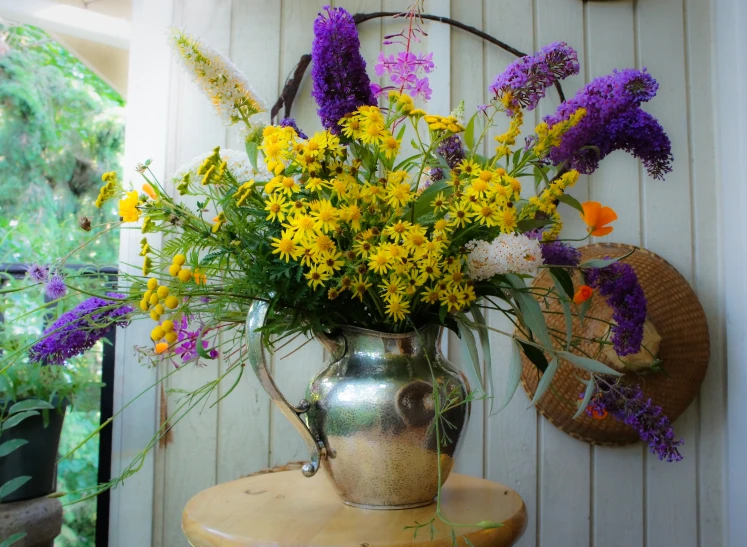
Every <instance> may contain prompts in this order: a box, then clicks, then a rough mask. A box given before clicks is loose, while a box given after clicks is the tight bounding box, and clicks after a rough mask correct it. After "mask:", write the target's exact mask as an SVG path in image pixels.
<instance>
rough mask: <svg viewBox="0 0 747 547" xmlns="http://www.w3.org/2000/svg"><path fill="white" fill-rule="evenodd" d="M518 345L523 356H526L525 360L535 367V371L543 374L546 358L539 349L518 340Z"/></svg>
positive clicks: (545, 367) (545, 368)
mask: <svg viewBox="0 0 747 547" xmlns="http://www.w3.org/2000/svg"><path fill="white" fill-rule="evenodd" d="M518 343H519V345H520V346H521V349H522V351H523V352H524V355H526V356H527V359H529V360H530V361H531V362H532V364H533V365H534V366H535V367H537V370H539V371H540V372H545V370H547V358H546V357H545V354H544V353H542V351H541V350H540V349H538V348H536V347H534V346H532V345H531V344H527V343H524V342H522V341H521V340H519V341H518Z"/></svg>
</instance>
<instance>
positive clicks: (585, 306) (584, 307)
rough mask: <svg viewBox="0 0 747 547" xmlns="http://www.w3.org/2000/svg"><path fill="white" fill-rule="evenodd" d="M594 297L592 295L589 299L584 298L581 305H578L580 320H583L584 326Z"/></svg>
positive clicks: (582, 324)
mask: <svg viewBox="0 0 747 547" xmlns="http://www.w3.org/2000/svg"><path fill="white" fill-rule="evenodd" d="M593 299H594V297H593V296H592V297H591V298H589V299H588V300H584V301H583V302H581V305H580V306H578V320H579V321H581V326H582V327H583V326H584V319H586V314H587V313H588V312H589V309H590V308H591V302H592V300H593Z"/></svg>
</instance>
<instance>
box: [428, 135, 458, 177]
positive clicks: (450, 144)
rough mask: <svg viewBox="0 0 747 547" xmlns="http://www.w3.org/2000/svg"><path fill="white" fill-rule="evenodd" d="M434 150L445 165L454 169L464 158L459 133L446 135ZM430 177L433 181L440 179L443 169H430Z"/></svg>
mask: <svg viewBox="0 0 747 547" xmlns="http://www.w3.org/2000/svg"><path fill="white" fill-rule="evenodd" d="M436 152H437V153H438V155H439V156H441V157H442V158H443V159H444V161H445V162H446V165H448V166H449V168H450V169H454V168H455V167H456V166H457V165H459V162H461V161H462V160H463V159H464V148H462V139H460V138H459V135H452V136H450V137H446V138H445V139H444V140H442V141H441V143H440V144H439V145H438V148H437V149H436ZM430 177H431V179H432V180H433V182H436V181H438V180H441V179H442V178H444V172H443V169H441V168H440V167H436V168H434V169H431V173H430Z"/></svg>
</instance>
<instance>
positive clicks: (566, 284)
mask: <svg viewBox="0 0 747 547" xmlns="http://www.w3.org/2000/svg"><path fill="white" fill-rule="evenodd" d="M550 275H551V276H552V277H553V279H554V280H555V281H556V283H555V286H556V287H558V283H559V284H560V287H562V289H563V292H562V293H561V296H562V294H563V293H564V294H565V295H566V296H567V297H568V298H571V299H572V298H573V294H574V290H573V280H572V279H571V275H570V274H569V273H568V272H567V271H566V270H564V269H563V268H550Z"/></svg>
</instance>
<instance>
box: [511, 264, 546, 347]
mask: <svg viewBox="0 0 747 547" xmlns="http://www.w3.org/2000/svg"><path fill="white" fill-rule="evenodd" d="M506 278H508V280H509V282H510V283H511V285H512V286H513V287H514V289H513V290H511V294H512V295H513V297H514V300H516V302H517V303H518V304H519V308H520V309H521V312H522V315H523V318H524V323H526V326H527V327H529V330H531V331H532V334H534V335H535V336H536V337H537V338H538V339H539V341H540V342H541V343H542V345H543V346H544V347H545V348H547V349H552V341H551V340H550V334H549V333H548V331H547V324H546V323H545V316H544V315H543V314H542V310H541V309H540V306H539V303H538V302H537V301H536V300H535V299H534V297H533V296H532V295H530V294H528V293H526V292H524V291H522V290H520V289H526V288H527V286H526V283H524V280H523V279H522V278H520V277H519V276H517V275H515V274H508V275H506Z"/></svg>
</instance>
